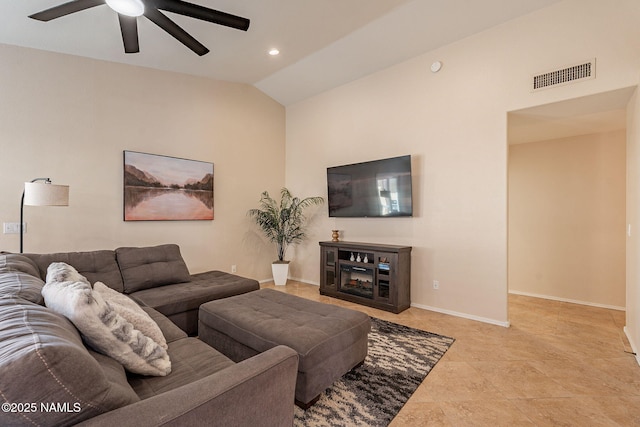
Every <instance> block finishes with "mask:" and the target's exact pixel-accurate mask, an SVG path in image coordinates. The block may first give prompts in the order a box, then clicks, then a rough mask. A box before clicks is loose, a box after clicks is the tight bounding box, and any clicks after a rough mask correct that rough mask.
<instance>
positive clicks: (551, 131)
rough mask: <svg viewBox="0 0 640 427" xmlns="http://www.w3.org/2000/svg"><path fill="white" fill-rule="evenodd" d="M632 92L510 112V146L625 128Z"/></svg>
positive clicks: (608, 93)
mask: <svg viewBox="0 0 640 427" xmlns="http://www.w3.org/2000/svg"><path fill="white" fill-rule="evenodd" d="M634 91H635V87H629V88H623V89H618V90H613V91H610V92H604V93H599V94H595V95H590V96H584V97H580V98H574V99H570V100H567V101H562V102H554V103H551V104H546V105H540V106H537V107H531V108H526V109H523V110H518V111H513V112H510V113H509V135H508V140H509V144H524V143H527V142H535V141H547V140H551V139H560V138H567V137H571V136H577V135H589V134H594V133H602V132H612V131H617V130H622V129H626V127H627V113H626V108H627V103H628V102H629V100H630V99H631V96H632V95H633V92H634Z"/></svg>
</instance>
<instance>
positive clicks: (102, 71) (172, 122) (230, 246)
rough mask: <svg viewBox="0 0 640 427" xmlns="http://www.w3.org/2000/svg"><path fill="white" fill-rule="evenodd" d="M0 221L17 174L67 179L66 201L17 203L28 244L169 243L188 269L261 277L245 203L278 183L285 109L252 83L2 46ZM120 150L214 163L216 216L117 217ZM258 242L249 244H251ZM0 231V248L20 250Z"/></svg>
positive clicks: (13, 195)
mask: <svg viewBox="0 0 640 427" xmlns="http://www.w3.org/2000/svg"><path fill="white" fill-rule="evenodd" d="M0 93H1V97H0V99H1V102H0V159H1V160H0V195H1V196H2V197H1V199H0V222H18V220H19V215H20V211H19V206H20V195H21V192H22V188H23V182H24V181H28V180H31V179H33V178H36V177H50V178H52V180H53V181H54V183H59V184H68V185H70V206H69V207H68V208H51V207H25V220H26V222H27V224H28V226H27V227H28V233H27V234H26V235H25V251H27V252H49V251H82V250H93V249H99V248H105V249H106V248H116V247H119V246H127V245H131V246H144V245H154V244H161V243H167V242H175V243H178V244H179V245H180V246H181V248H182V253H183V256H184V257H185V259H186V261H187V264H188V266H189V268H190V269H191V270H192V271H194V272H198V271H204V270H207V269H212V268H216V269H220V270H225V271H229V270H230V268H231V265H232V264H236V265H237V266H238V273H240V274H244V275H246V276H249V277H255V278H258V279H265V278H268V277H269V276H270V274H271V273H270V261H271V260H272V258H274V256H275V255H274V253H275V252H274V250H273V249H272V248H271V247H266V248H265V247H263V246H261V245H264V244H263V243H262V240H261V239H260V238H258V235H257V234H255V233H253V232H251V231H248V230H251V228H250V227H251V224H250V223H249V221H248V219H247V217H246V215H245V213H246V211H247V209H249V208H251V207H254V206H255V205H256V204H257V201H258V200H259V196H260V192H262V191H263V190H265V189H268V190H276V191H277V190H278V189H279V188H280V186H282V185H283V183H284V149H285V146H284V135H285V128H284V125H285V119H284V113H285V111H284V108H283V107H282V106H281V105H280V104H278V103H276V102H275V101H273V100H272V99H271V98H269V97H267V96H265V95H264V94H263V93H261V92H259V91H258V90H257V89H255V88H253V87H251V86H248V85H243V84H234V83H226V82H219V81H213V80H209V79H203V78H198V77H191V76H187V75H181V74H174V73H168V72H163V71H154V70H150V69H144V68H138V67H132V66H126V65H121V64H114V63H107V62H101V61H94V60H90V59H83V58H78V57H73V56H67V55H60V54H55V53H47V52H42V51H36V50H31V49H25V48H19V47H13V46H6V45H0ZM123 150H133V151H140V152H146V153H153V154H162V155H168V156H175V157H182V158H187V159H194V160H201V161H207V162H213V163H214V175H215V183H214V186H215V188H214V191H215V195H214V203H215V206H214V210H215V220H214V221H192V222H188V221H187V222H185V221H177V222H124V221H123V219H122V174H123V172H122V168H123V166H122V161H123V160H122V157H123V154H122V152H123ZM256 242H257V244H256ZM18 249H19V240H18V235H4V234H0V250H6V251H18Z"/></svg>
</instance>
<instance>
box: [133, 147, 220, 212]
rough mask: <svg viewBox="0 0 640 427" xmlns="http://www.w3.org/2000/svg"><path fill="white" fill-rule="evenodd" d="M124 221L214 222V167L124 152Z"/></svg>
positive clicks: (154, 155)
mask: <svg viewBox="0 0 640 427" xmlns="http://www.w3.org/2000/svg"><path fill="white" fill-rule="evenodd" d="M124 220H125V221H185V220H213V163H208V162H201V161H197V160H187V159H180V158H177V157H168V156H160V155H156V154H146V153H138V152H135V151H125V152H124Z"/></svg>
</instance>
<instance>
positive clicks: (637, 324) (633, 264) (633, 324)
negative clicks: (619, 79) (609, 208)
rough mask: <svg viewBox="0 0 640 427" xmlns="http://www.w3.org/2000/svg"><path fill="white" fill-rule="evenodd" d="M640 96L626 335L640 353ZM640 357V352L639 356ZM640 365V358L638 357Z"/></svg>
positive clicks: (631, 168)
mask: <svg viewBox="0 0 640 427" xmlns="http://www.w3.org/2000/svg"><path fill="white" fill-rule="evenodd" d="M639 203H640V97H639V96H638V92H637V91H636V93H635V94H634V95H633V97H632V99H631V101H629V105H628V107H627V224H628V226H629V227H630V233H628V234H627V277H626V279H627V293H626V297H627V312H626V323H627V324H626V326H625V332H626V335H627V337H628V338H629V342H630V343H631V347H632V349H633V351H634V352H635V353H638V352H639V351H640V347H639V346H640V268H639V266H640V239H638V236H639V235H640V209H639ZM638 354H640V353H638ZM636 360H637V361H638V363H640V356H638V355H637V356H636Z"/></svg>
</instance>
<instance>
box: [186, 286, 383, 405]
mask: <svg viewBox="0 0 640 427" xmlns="http://www.w3.org/2000/svg"><path fill="white" fill-rule="evenodd" d="M370 329H371V321H370V319H369V316H367V315H366V314H364V313H361V312H359V311H355V310H350V309H347V308H342V307H336V306H333V305H329V304H323V303H320V302H315V301H310V300H307V299H304V298H300V297H297V296H295V295H289V294H285V293H283V292H280V291H275V290H273V289H260V290H258V291H253V292H248V293H246V294H242V295H236V296H232V297H229V298H224V299H220V300H216V301H210V302H207V303H205V304H202V305H201V306H200V313H199V323H198V335H199V338H200V339H201V340H202V341H204V342H206V343H208V344H209V345H211V346H212V347H214V348H215V349H216V350H218V351H220V352H222V353H223V354H225V355H226V356H227V357H229V358H230V359H231V360H233V361H236V362H239V361H240V360H243V359H246V358H249V357H251V356H253V355H255V354H257V353H261V352H263V351H265V350H268V349H270V348H272V347H275V346H277V345H279V344H284V345H286V346H288V347H291V348H292V349H294V350H295V351H297V352H298V355H299V357H300V359H299V364H298V378H297V382H296V403H297V404H298V405H299V406H302V407H308V406H311V405H313V403H315V401H316V400H317V398H318V397H319V395H320V393H322V391H324V390H325V389H326V388H328V387H330V386H331V385H332V384H333V382H334V381H335V380H336V379H338V378H339V377H341V376H342V375H344V374H345V373H347V372H348V371H349V370H351V369H352V368H354V367H355V366H357V365H359V364H360V363H362V362H363V361H364V359H365V357H366V356H367V343H368V334H369V330H370Z"/></svg>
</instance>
